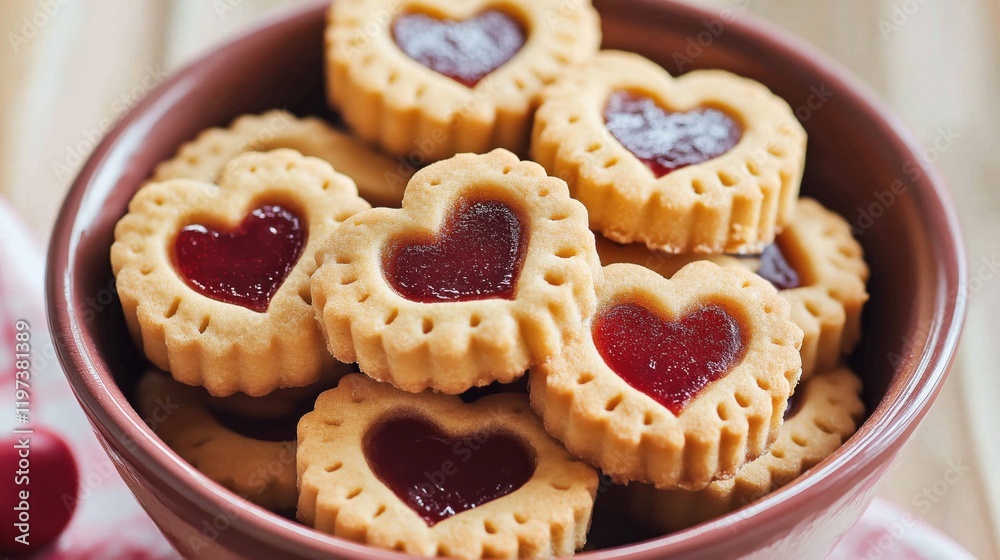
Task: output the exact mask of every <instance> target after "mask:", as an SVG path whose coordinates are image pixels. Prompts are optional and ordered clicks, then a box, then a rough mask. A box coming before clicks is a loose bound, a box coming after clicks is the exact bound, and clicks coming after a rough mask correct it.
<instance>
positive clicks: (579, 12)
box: [326, 0, 601, 161]
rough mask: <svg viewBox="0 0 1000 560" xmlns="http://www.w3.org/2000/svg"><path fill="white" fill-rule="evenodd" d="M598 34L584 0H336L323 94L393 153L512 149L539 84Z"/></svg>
mask: <svg viewBox="0 0 1000 560" xmlns="http://www.w3.org/2000/svg"><path fill="white" fill-rule="evenodd" d="M600 40H601V32H600V25H599V21H598V17H597V12H596V11H595V10H594V8H593V7H592V6H591V3H590V0H575V1H572V2H567V1H566V0H531V1H529V0H507V1H504V2H501V3H497V2H493V1H492V0H469V1H466V2H453V1H451V0H339V1H337V2H334V3H333V5H332V6H331V8H330V18H329V25H328V27H327V33H326V44H327V88H328V94H329V98H330V101H331V103H332V105H334V106H335V107H337V108H338V109H339V110H340V112H341V113H342V114H343V116H344V120H345V121H347V122H348V123H349V124H350V125H351V127H352V128H353V129H354V130H355V131H356V132H357V133H358V134H359V135H361V136H362V137H363V138H366V139H368V140H372V141H376V142H378V143H379V144H380V145H381V146H382V147H383V148H385V149H386V150H388V151H390V152H393V153H395V154H398V155H403V156H407V157H409V158H411V159H415V160H418V161H437V160H441V159H445V158H448V157H451V156H453V155H455V154H456V153H462V152H473V153H484V152H487V151H489V150H491V149H493V148H498V147H499V148H507V149H509V150H512V151H514V152H516V153H518V154H520V155H524V154H525V152H526V151H527V146H528V138H529V136H530V131H531V118H532V111H533V110H534V108H535V106H536V97H537V95H538V92H539V90H541V88H542V87H543V86H545V85H546V84H549V83H551V82H552V81H553V80H554V79H555V78H556V76H557V75H558V74H559V73H560V72H561V71H562V70H563V69H565V68H567V67H569V66H571V65H573V64H576V63H579V62H581V61H583V60H586V59H587V58H589V57H591V56H593V54H594V53H595V52H597V48H598V45H599V44H600Z"/></svg>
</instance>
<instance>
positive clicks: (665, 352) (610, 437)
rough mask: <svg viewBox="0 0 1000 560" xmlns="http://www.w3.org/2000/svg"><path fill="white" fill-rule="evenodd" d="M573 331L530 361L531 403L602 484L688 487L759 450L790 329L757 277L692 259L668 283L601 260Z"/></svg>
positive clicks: (791, 374)
mask: <svg viewBox="0 0 1000 560" xmlns="http://www.w3.org/2000/svg"><path fill="white" fill-rule="evenodd" d="M597 292H598V312H597V314H596V315H594V317H593V318H592V319H591V321H590V323H589V324H588V325H587V326H586V330H585V333H584V334H585V335H586V336H585V337H584V338H583V339H581V340H579V341H577V342H576V343H575V344H572V345H568V346H566V347H565V348H564V350H563V352H562V354H561V355H560V356H559V357H556V358H553V359H552V360H549V361H547V362H545V363H543V364H540V365H538V366H537V367H534V368H532V370H531V376H530V377H529V379H528V382H529V384H530V388H531V391H530V395H531V404H532V406H533V407H534V408H535V410H536V411H537V412H538V413H539V414H540V415H541V416H542V418H543V420H544V421H545V428H546V430H548V432H549V433H550V434H552V435H553V436H554V437H556V439H559V440H561V441H562V442H563V443H564V444H565V445H566V448H567V449H569V450H570V452H571V453H573V454H574V455H577V456H578V457H581V458H583V459H585V460H587V461H588V462H590V464H592V465H594V466H596V467H599V468H600V469H601V471H602V472H604V474H606V475H608V476H609V477H611V478H612V479H613V480H614V481H616V482H620V483H624V482H629V481H638V482H647V483H650V484H654V485H655V486H657V487H658V488H670V489H673V488H685V489H698V488H701V487H704V486H706V485H708V484H709V483H710V482H712V481H713V480H717V479H721V478H727V477H731V476H733V474H734V473H735V472H736V470H737V469H738V468H739V467H740V466H741V465H743V463H745V462H746V461H751V460H753V459H755V458H756V457H758V456H760V455H761V454H763V453H765V452H766V451H767V448H768V447H769V446H770V445H771V443H772V442H773V441H774V438H775V437H777V435H778V429H779V428H780V427H781V420H782V414H783V413H784V410H785V405H786V401H787V399H788V397H789V395H791V393H792V391H793V389H794V388H795V385H796V383H798V380H799V372H800V370H801V361H800V358H799V352H798V349H799V344H801V342H802V331H801V330H800V329H799V328H798V327H797V326H795V324H794V323H792V322H791V320H790V319H789V306H788V303H787V302H786V301H784V300H783V299H781V298H780V297H779V296H778V294H777V293H776V292H775V290H774V288H773V287H772V286H771V285H769V284H768V283H767V282H765V281H764V280H763V279H761V278H760V277H758V276H756V275H754V274H752V273H750V272H747V271H745V270H742V269H740V268H735V267H730V268H721V267H719V266H717V265H715V264H713V263H710V262H695V263H692V264H690V265H688V266H686V267H684V268H683V269H681V271H680V272H678V273H677V274H676V275H674V277H673V278H672V279H669V280H668V279H666V278H663V277H661V276H659V275H657V274H656V273H654V272H652V271H650V270H648V269H646V268H643V267H641V266H635V265H631V264H616V265H611V266H608V267H605V269H604V280H603V282H602V283H601V284H599V285H598V287H597Z"/></svg>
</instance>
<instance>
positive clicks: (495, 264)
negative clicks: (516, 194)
mask: <svg viewBox="0 0 1000 560" xmlns="http://www.w3.org/2000/svg"><path fill="white" fill-rule="evenodd" d="M526 246H527V228H526V227H525V226H524V224H523V223H522V219H521V216H520V214H519V213H518V212H516V211H515V210H514V209H512V208H511V207H509V206H507V205H506V204H504V203H503V202H500V201H496V200H486V201H472V200H462V201H461V202H460V203H459V204H458V205H457V206H456V208H455V209H454V210H453V211H452V213H451V215H450V216H449V217H448V219H447V220H446V222H445V225H444V228H443V230H442V232H441V234H440V235H439V236H438V238H437V239H435V240H433V241H431V242H430V243H421V242H420V241H419V240H414V239H403V240H401V241H399V242H397V243H395V244H394V245H392V246H391V248H390V250H389V251H387V253H386V255H385V258H384V259H383V262H382V271H383V274H384V275H385V277H386V280H387V281H388V282H389V284H391V285H392V287H393V288H395V289H396V291H397V292H398V293H399V294H400V295H402V296H403V297H405V298H407V299H409V300H412V301H419V302H424V303H432V302H444V301H471V300H480V299H491V298H496V299H512V298H513V297H514V291H515V289H516V286H517V278H518V276H519V275H520V272H521V265H522V264H523V261H524V253H525V247H526Z"/></svg>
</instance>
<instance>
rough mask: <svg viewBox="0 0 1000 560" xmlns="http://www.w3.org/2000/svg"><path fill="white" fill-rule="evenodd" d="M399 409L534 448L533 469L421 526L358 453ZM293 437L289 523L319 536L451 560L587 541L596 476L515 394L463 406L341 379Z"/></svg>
mask: <svg viewBox="0 0 1000 560" xmlns="http://www.w3.org/2000/svg"><path fill="white" fill-rule="evenodd" d="M407 411H408V412H409V413H411V414H414V415H416V416H418V417H422V418H427V419H430V420H431V421H432V422H433V423H435V424H436V425H437V426H438V427H440V428H441V429H442V430H443V431H444V432H445V433H449V434H452V435H461V434H464V433H470V434H471V433H476V432H482V431H486V430H490V429H498V430H502V431H504V432H507V433H511V434H513V435H514V436H516V437H518V438H521V439H522V441H523V443H524V444H525V445H527V446H530V447H531V448H532V449H533V450H534V453H535V457H536V461H537V465H536V467H535V472H534V474H533V475H532V477H531V478H530V479H529V480H528V482H526V483H525V484H524V485H523V486H521V487H520V488H518V489H517V490H515V491H514V492H511V493H510V494H507V495H505V496H503V497H500V498H497V499H495V500H492V501H489V502H486V503H484V504H481V505H479V506H478V507H476V508H473V509H468V510H465V511H463V512H461V513H458V514H456V515H454V516H452V517H450V518H447V519H444V520H442V521H440V522H438V523H437V524H435V525H434V526H433V527H429V526H428V525H427V523H426V522H425V521H424V520H423V518H421V517H420V516H419V515H418V514H417V513H416V512H414V511H413V510H412V509H410V507H409V506H408V505H407V504H406V503H404V502H403V501H402V500H400V499H399V497H398V496H396V494H395V493H394V492H393V491H392V490H391V489H390V488H388V487H387V486H386V485H385V484H384V483H382V481H381V480H379V479H378V478H377V477H376V475H375V474H374V473H373V472H372V470H371V468H370V467H369V465H368V462H367V458H366V456H365V452H364V451H363V445H364V444H363V440H364V437H365V434H366V433H367V432H368V430H369V429H370V428H371V427H372V426H373V425H374V424H375V423H376V422H378V421H380V420H381V419H383V418H387V417H391V416H393V415H395V414H398V413H399V412H407ZM298 441H299V452H298V480H299V488H300V494H299V506H298V517H299V519H300V520H301V521H302V522H303V523H305V524H307V525H310V526H312V527H315V528H316V529H318V530H320V531H324V532H327V533H330V534H333V535H336V536H339V537H344V538H347V539H351V540H355V541H358V542H362V543H367V544H369V545H373V546H379V547H383V548H390V549H396V550H399V551H402V552H406V553H409V554H417V555H422V556H435V555H439V556H449V557H455V558H482V557H488V558H541V557H549V556H552V555H559V556H562V555H571V554H573V552H574V551H575V550H577V549H579V548H581V547H583V545H584V543H585V541H586V534H587V529H588V527H589V524H590V516H591V511H592V508H593V505H594V497H595V496H596V492H597V485H598V477H597V473H596V472H595V471H594V469H592V468H591V467H589V466H587V465H586V464H584V463H582V462H580V461H578V460H576V459H574V458H573V457H572V456H570V454H569V453H568V452H566V450H565V449H564V448H563V447H562V446H561V445H559V443H558V442H557V441H555V440H553V439H551V438H550V437H549V436H548V434H546V433H545V430H544V429H543V428H542V425H541V422H540V421H539V419H538V417H537V416H535V415H534V414H532V413H531V409H530V407H529V405H528V400H527V398H526V397H525V396H524V395H515V394H509V393H508V394H502V395H491V396H488V397H484V398H482V399H480V400H479V401H476V402H475V403H472V404H464V403H462V401H461V400H460V399H459V398H458V397H456V396H446V395H440V394H435V393H430V392H424V393H419V394H412V393H404V392H402V391H398V390H396V389H393V388H392V387H390V386H388V385H384V384H380V383H377V382H375V381H373V380H371V379H369V378H367V377H365V376H363V375H357V374H356V375H348V376H346V377H344V379H343V380H342V381H341V382H340V385H339V386H338V387H337V388H336V389H333V390H330V391H327V392H326V393H323V394H322V395H320V397H319V399H318V400H317V402H316V409H315V411H314V412H312V413H309V414H307V415H306V416H304V417H303V418H302V420H301V421H300V422H299V438H298ZM376 518H377V519H376Z"/></svg>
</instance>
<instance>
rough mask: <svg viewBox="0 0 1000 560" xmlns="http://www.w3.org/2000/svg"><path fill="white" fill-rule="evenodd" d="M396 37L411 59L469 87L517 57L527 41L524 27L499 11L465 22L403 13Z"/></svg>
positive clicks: (394, 31)
mask: <svg viewBox="0 0 1000 560" xmlns="http://www.w3.org/2000/svg"><path fill="white" fill-rule="evenodd" d="M392 34H393V38H394V39H395V41H396V45H398V46H399V48H400V49H401V50H402V51H403V52H404V53H406V55H407V56H409V57H410V58H412V59H413V60H415V61H417V62H419V63H420V64H423V65H424V66H426V67H428V68H430V69H431V70H434V71H435V72H437V73H439V74H443V75H445V76H448V77H449V78H451V79H453V80H455V81H456V82H459V83H461V84H463V85H466V86H468V87H473V86H475V85H476V84H478V83H479V81H480V80H482V79H483V78H485V77H486V76H487V75H489V74H490V72H493V71H494V70H496V69H497V68H499V67H501V66H503V65H504V64H505V63H507V61H509V60H510V59H512V58H514V55H516V54H517V53H518V51H520V50H521V47H523V46H524V43H525V40H526V33H525V30H524V26H523V25H522V24H521V23H520V22H519V21H518V20H516V19H515V18H513V17H511V16H510V15H508V14H505V13H504V12H501V11H499V10H487V11H485V12H483V13H481V14H479V15H477V16H475V17H473V18H470V19H467V20H465V21H456V20H451V19H437V18H434V17H431V16H429V15H425V14H419V13H410V14H403V15H401V16H399V17H398V18H396V21H395V22H393V26H392Z"/></svg>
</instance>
